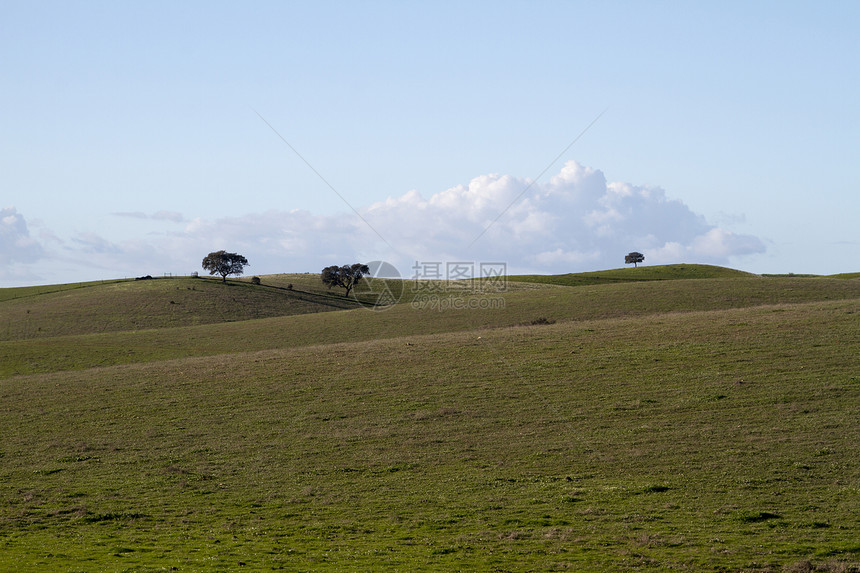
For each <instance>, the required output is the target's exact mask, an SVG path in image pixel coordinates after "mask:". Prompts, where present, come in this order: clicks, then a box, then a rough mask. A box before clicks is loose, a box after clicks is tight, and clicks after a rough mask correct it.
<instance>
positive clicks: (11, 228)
mask: <svg viewBox="0 0 860 573" xmlns="http://www.w3.org/2000/svg"><path fill="white" fill-rule="evenodd" d="M43 256H44V249H43V248H42V245H41V244H40V243H39V242H38V241H37V240H36V239H34V238H32V237H31V236H30V230H29V229H28V227H27V221H26V220H25V219H24V216H23V215H21V214H20V213H18V211H17V209H15V207H4V208H3V209H0V267H5V266H7V265H9V264H12V263H32V262H34V261H37V260H39V259H41V258H42V257H43Z"/></svg>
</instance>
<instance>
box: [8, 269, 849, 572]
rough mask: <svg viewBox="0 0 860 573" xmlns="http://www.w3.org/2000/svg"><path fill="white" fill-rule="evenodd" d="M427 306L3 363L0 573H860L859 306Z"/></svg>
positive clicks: (43, 343) (232, 328) (750, 287)
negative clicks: (562, 572) (683, 572)
mask: <svg viewBox="0 0 860 573" xmlns="http://www.w3.org/2000/svg"><path fill="white" fill-rule="evenodd" d="M638 270H643V269H621V271H638ZM300 278H301V277H299V278H298V279H297V278H295V276H293V275H290V276H283V277H280V278H276V277H264V278H263V279H264V283H271V284H272V285H274V286H283V287H284V288H285V287H286V285H281V284H279V282H277V281H290V282H287V284H290V283H292V284H293V288H294V290H295V289H299V288H301V289H305V288H306V289H307V290H306V291H305V292H307V293H311V294H314V293H313V290H312V289H313V288H318V286H315V285H312V284H310V283H308V284H307V285H304V284H302V283H301V282H300V280H299V279H300ZM145 282H148V283H152V285H153V286H152V287H145V288H154V287H155V286H156V283H157V282H158V281H145ZM165 282H167V281H165ZM276 283H277V284H276ZM214 284H215V283H213V285H214ZM522 284H524V283H522ZM220 286H223V285H220ZM139 287H140V283H138V284H137V285H134V288H139ZM88 288H89V287H88ZM269 288H271V289H273V290H276V289H274V288H273V287H269ZM258 289H259V287H254V286H253V285H250V284H248V285H247V286H245V285H235V286H231V287H226V291H227V292H230V293H240V294H241V296H244V295H245V294H248V295H249V296H250V295H251V293H254V292H255V291H256V290H258ZM78 290H79V291H80V292H82V293H83V292H87V289H78ZM404 291H405V292H406V293H408V296H405V297H403V299H402V301H401V302H402V303H401V304H399V305H394V306H392V307H389V308H387V309H386V310H384V311H370V310H366V309H361V308H359V309H353V310H340V311H334V312H326V313H311V314H301V315H282V316H269V317H267V318H259V319H248V320H240V319H238V318H236V319H231V321H230V322H221V323H212V324H205V325H202V324H199V325H189V326H179V327H172V326H171V327H169V328H167V327H160V328H150V329H146V330H138V331H132V330H129V331H121V330H116V331H113V332H105V333H91V334H77V335H73V336H56V337H49V336H41V337H39V338H32V339H21V338H19V339H12V340H6V341H5V342H0V356H2V361H0V370H2V371H0V408H2V412H1V413H0V436H2V440H0V570H16V571H43V570H66V571H79V570H86V571H89V570H99V571H156V570H163V569H168V570H170V569H171V568H175V569H174V570H180V571H225V570H237V569H239V570H273V569H284V570H295V571H343V570H350V571H378V570H392V571H394V570H403V571H406V570H409V571H415V570H424V571H431V570H432V571H453V570H463V571H553V570H556V571H560V570H575V571H607V570H628V571H663V570H687V571H760V572H764V571H768V572H770V571H773V572H776V571H857V570H858V567H860V544H858V542H857V540H858V539H860V518H858V515H860V496H858V491H860V463H858V461H857V459H858V456H857V444H858V443H860V424H858V418H857V412H858V411H860V374H858V373H860V328H858V325H860V322H858V316H860V314H858V313H860V282H858V281H856V280H844V279H836V278H796V277H778V278H777V277H774V278H761V277H754V276H748V275H747V276H741V275H738V276H722V277H710V278H700V279H697V280H679V279H677V277H676V278H675V280H654V279H648V280H645V281H629V280H625V281H622V282H616V283H610V284H592V285H586V286H578V287H576V288H570V287H565V286H548V287H547V288H540V287H539V288H526V287H523V288H522V289H521V290H520V289H519V287H518V288H517V289H514V288H512V289H511V291H510V292H505V293H488V294H483V295H481V294H477V293H476V294H469V293H468V291H464V290H463V289H462V288H460V287H459V286H452V288H451V289H450V290H447V291H446V290H439V289H435V288H434V289H433V290H432V291H431V292H430V293H427V292H419V293H417V295H416V294H415V293H412V292H408V289H406V287H405V285H404V288H403V289H402V290H401V294H404ZM89 292H92V293H97V292H103V291H98V290H90V291H89ZM219 292H223V291H219ZM279 292H280V291H279ZM325 294H326V292H325V291H324V289H320V290H319V292H317V293H316V295H319V296H324V295H325ZM40 296H41V295H40ZM46 296H47V295H46ZM159 296H161V295H159ZM192 296H193V294H192ZM234 296H235V295H234ZM416 297H417V298H416ZM434 297H435V298H434ZM38 298H39V297H38V296H37V297H34V298H33V299H32V300H36V299H38ZM340 298H343V297H340ZM15 301H18V302H15ZM458 301H459V302H458ZM491 301H495V302H491ZM499 301H502V302H499ZM9 303H15V304H19V303H20V299H19V298H16V299H11V300H10V299H6V300H3V299H2V298H0V317H4V318H5V316H6V315H5V314H3V313H4V312H6V311H5V309H6V308H8V307H6V306H5V305H7V304H9ZM81 304H83V303H81ZM185 304H186V305H190V304H191V303H189V302H186V303H185ZM15 308H16V309H17V308H18V307H15ZM244 312H247V311H244ZM236 313H237V314H236V316H241V315H240V314H239V311H236ZM140 314H146V311H143V310H141V311H140ZM98 316H103V315H98ZM58 320H60V319H59V318H58ZM161 320H166V319H161ZM168 326H169V324H168ZM43 328H53V329H56V330H62V328H61V327H60V326H51V325H50V324H49V323H48V322H47V321H46V322H45V325H44V326H43Z"/></svg>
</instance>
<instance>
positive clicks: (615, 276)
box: [509, 264, 756, 286]
mask: <svg viewBox="0 0 860 573" xmlns="http://www.w3.org/2000/svg"><path fill="white" fill-rule="evenodd" d="M753 276H756V275H753V274H751V273H745V272H743V271H737V270H734V269H727V268H725V267H716V266H713V265H688V264H679V265H658V266H650V267H644V266H643V267H632V268H631V267H628V268H621V269H611V270H606V271H595V272H590V273H570V274H565V275H517V276H511V277H509V279H510V280H511V281H514V282H517V281H521V282H535V283H543V284H554V285H563V286H584V285H599V284H614V283H623V282H635V281H662V280H684V279H716V278H743V277H753Z"/></svg>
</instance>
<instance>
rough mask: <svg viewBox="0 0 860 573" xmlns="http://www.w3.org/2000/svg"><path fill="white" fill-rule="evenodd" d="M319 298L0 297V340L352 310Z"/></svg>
mask: <svg viewBox="0 0 860 573" xmlns="http://www.w3.org/2000/svg"><path fill="white" fill-rule="evenodd" d="M317 280H319V279H317ZM320 290H321V289H318V290H307V291H305V290H301V289H298V288H294V289H292V290H287V289H286V285H284V286H283V287H282V286H280V285H278V284H268V283H264V284H263V285H259V286H257V285H252V284H251V283H250V282H248V281H228V282H227V283H226V284H225V283H222V282H221V281H220V280H214V279H203V278H199V279H192V278H158V279H152V280H143V281H136V280H123V281H115V282H103V283H82V284H78V285H59V286H57V287H30V288H18V289H0V340H14V339H21V338H34V337H53V336H63V335H70V334H86V333H94V332H117V331H127V330H140V329H151V328H168V327H176V326H187V325H196V324H211V323H219V322H232V321H237V320H249V319H255V318H265V317H270V316H286V315H293V314H307V313H313V312H322V311H330V310H340V309H345V308H356V307H357V306H358V304H356V303H355V301H351V300H348V299H345V298H344V297H343V296H337V295H336V294H333V293H325V292H320Z"/></svg>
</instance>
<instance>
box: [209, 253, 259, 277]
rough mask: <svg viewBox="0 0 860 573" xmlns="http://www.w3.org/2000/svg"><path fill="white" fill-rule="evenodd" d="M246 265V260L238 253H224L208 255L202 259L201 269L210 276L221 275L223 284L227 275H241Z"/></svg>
mask: <svg viewBox="0 0 860 573" xmlns="http://www.w3.org/2000/svg"><path fill="white" fill-rule="evenodd" d="M247 265H248V259H246V258H245V257H243V256H242V255H240V254H238V253H228V252H226V251H215V252H214V253H209V254H208V255H206V257H205V258H204V259H203V268H204V269H206V270H207V271H209V274H210V275H221V280H222V281H224V282H225V283H226V282H227V276H228V275H241V274H242V271H243V269H244V268H245V266H247Z"/></svg>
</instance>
